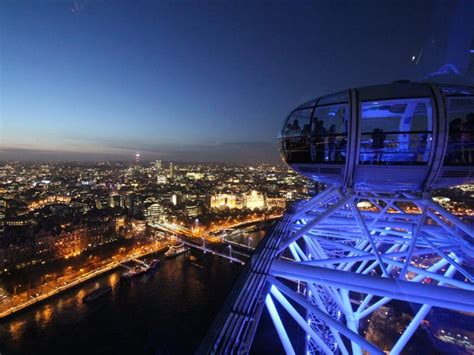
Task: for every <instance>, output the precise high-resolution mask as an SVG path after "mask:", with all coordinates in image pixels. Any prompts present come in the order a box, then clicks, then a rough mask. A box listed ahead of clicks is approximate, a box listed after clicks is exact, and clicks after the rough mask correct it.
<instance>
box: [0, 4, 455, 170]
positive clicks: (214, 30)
mask: <svg viewBox="0 0 474 355" xmlns="http://www.w3.org/2000/svg"><path fill="white" fill-rule="evenodd" d="M184 5H185V6H184ZM248 5H249V4H248V3H245V2H244V3H206V4H198V3H196V2H185V3H172V2H120V3H102V2H100V3H99V2H93V1H91V2H89V1H69V2H41V3H38V2H26V1H25V2H21V3H13V2H3V3H2V5H1V8H2V11H1V15H0V18H1V21H0V22H1V28H2V33H3V35H2V55H1V56H0V60H1V62H2V65H1V72H2V76H1V78H2V79H1V81H2V85H1V86H2V94H1V95H2V106H1V120H0V131H1V132H0V135H1V144H0V151H1V154H2V158H3V159H6V160H128V159H129V157H130V156H132V155H133V154H134V153H135V152H136V151H139V152H140V153H141V154H142V157H143V159H144V160H153V159H163V160H173V161H189V162H226V161H227V162H230V163H276V162H278V161H279V157H278V152H277V149H275V147H276V142H275V141H276V136H277V132H278V130H279V128H280V124H281V121H282V119H283V118H284V116H285V115H287V114H288V113H289V111H290V110H291V108H293V107H294V105H295V104H296V103H300V102H304V101H306V100H310V99H312V98H314V97H317V96H318V95H321V94H323V93H327V92H331V91H333V92H335V91H338V90H340V89H343V88H345V87H347V86H360V85H369V84H373V83H377V82H388V81H393V80H397V79H405V78H410V79H413V80H420V79H423V76H424V75H426V73H427V72H428V71H429V70H433V69H435V68H434V67H433V65H432V63H426V62H424V61H423V60H419V59H420V58H419V57H421V56H422V53H423V51H422V49H424V53H425V56H426V53H428V52H429V48H425V47H426V43H427V42H429V40H430V38H432V36H433V33H435V34H436V30H437V29H438V30H439V29H440V28H443V27H446V26H448V25H449V24H448V23H444V22H443V21H441V22H439V23H437V24H436V26H435V25H432V24H428V25H427V26H426V27H422V26H420V23H421V22H423V21H425V19H426V18H433V16H436V13H437V12H440V9H441V10H442V9H443V8H444V9H448V8H449V7H450V6H449V5H448V4H442V6H439V7H433V6H431V5H430V4H425V3H422V2H419V3H415V4H409V3H406V4H405V5H406V6H399V3H395V2H389V3H384V4H383V6H382V5H379V4H377V3H375V2H374V3H371V2H364V3H359V2H354V3H348V4H347V6H344V7H340V6H337V7H336V6H333V5H332V4H331V3H329V2H321V3H319V4H310V3H306V2H300V3H298V4H297V5H298V6H293V4H289V3H276V4H274V3H272V6H268V3H265V2H263V3H259V4H252V6H248ZM401 18H403V21H401V20H400V19H401ZM341 21H342V22H344V26H341V23H342V22H341ZM433 31H435V32H433ZM348 32H350V33H351V36H347V33H348ZM354 48H359V50H353V49H354ZM348 50H351V59H350V60H348V58H347V55H346V54H345V53H347V51H348ZM420 53H421V54H420ZM413 58H415V60H413ZM423 59H424V58H423ZM443 59H444V58H443ZM381 63H383V64H384V66H387V67H390V70H389V71H385V70H383V68H382V66H381ZM430 64H431V66H430ZM368 74H369V75H368Z"/></svg>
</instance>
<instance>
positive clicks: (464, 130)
mask: <svg viewBox="0 0 474 355" xmlns="http://www.w3.org/2000/svg"><path fill="white" fill-rule="evenodd" d="M446 105H447V110H446V111H447V115H448V146H447V148H446V155H445V159H444V164H445V165H474V97H448V98H447V99H446Z"/></svg>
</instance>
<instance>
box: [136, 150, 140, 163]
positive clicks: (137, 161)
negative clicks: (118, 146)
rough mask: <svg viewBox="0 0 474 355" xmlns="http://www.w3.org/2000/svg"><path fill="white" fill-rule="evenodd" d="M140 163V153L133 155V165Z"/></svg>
mask: <svg viewBox="0 0 474 355" xmlns="http://www.w3.org/2000/svg"><path fill="white" fill-rule="evenodd" d="M138 163H140V153H135V164H138Z"/></svg>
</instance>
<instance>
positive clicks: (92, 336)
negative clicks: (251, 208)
mask: <svg viewBox="0 0 474 355" xmlns="http://www.w3.org/2000/svg"><path fill="white" fill-rule="evenodd" d="M264 235H265V231H263V230H262V231H256V232H251V233H246V234H245V235H241V236H238V237H237V240H236V241H238V242H244V243H245V244H247V241H248V240H249V237H251V238H252V239H250V242H251V244H252V245H253V246H255V245H256V244H258V242H259V241H260V240H261V239H262V238H263V236H264ZM239 239H240V240H239ZM190 255H193V256H195V257H196V258H197V260H193V261H190V260H189V256H190ZM150 258H151V256H149V257H148V259H150ZM160 258H161V263H160V265H159V267H158V268H157V269H156V270H155V271H154V272H151V273H148V274H146V275H144V276H143V277H140V278H137V279H133V280H132V281H129V282H123V281H120V274H121V273H122V272H123V271H124V270H123V269H121V268H119V269H116V270H114V271H111V272H109V273H107V274H104V275H103V276H100V277H97V278H95V279H94V280H91V281H88V282H86V283H84V284H82V285H80V286H78V287H76V288H74V289H71V290H69V291H66V292H65V293H62V294H59V295H57V296H55V297H53V298H51V299H49V300H47V301H45V302H44V303H42V304H39V305H36V306H33V307H32V308H29V309H27V310H25V311H22V312H20V313H18V314H16V315H14V316H12V317H11V318H7V319H5V320H3V321H1V322H0V353H1V354H2V355H3V354H7V355H8V354H79V353H81V354H84V353H92V354H125V353H126V354H183V353H185V354H187V353H193V352H194V351H195V350H196V348H197V347H198V346H199V344H200V342H201V340H202V338H203V337H204V336H205V334H206V331H207V329H208V328H209V326H210V325H211V323H212V321H213V319H214V317H215V316H216V314H217V312H218V311H219V309H220V307H221V306H222V304H223V302H224V301H225V298H226V295H227V293H228V292H229V290H230V288H231V287H232V284H233V281H234V280H235V278H236V276H237V275H238V273H239V271H240V270H241V269H242V266H241V265H238V264H236V263H230V262H229V261H228V260H226V259H223V258H220V257H217V256H213V255H211V254H209V253H208V254H202V253H201V252H199V251H195V250H192V251H190V252H189V253H188V254H186V255H180V256H178V257H176V258H172V259H165V258H163V256H161V257H160ZM105 285H110V286H111V287H112V289H113V290H112V293H110V294H108V295H104V296H103V297H101V298H100V299H97V300H96V301H94V302H92V303H88V304H85V303H83V301H82V299H83V297H84V296H85V295H86V294H87V293H89V292H90V291H92V290H93V289H94V288H97V287H100V286H105Z"/></svg>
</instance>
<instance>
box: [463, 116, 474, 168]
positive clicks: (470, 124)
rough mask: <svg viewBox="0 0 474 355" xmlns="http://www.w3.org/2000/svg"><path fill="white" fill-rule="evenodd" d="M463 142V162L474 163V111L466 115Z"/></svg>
mask: <svg viewBox="0 0 474 355" xmlns="http://www.w3.org/2000/svg"><path fill="white" fill-rule="evenodd" d="M461 143H462V150H463V162H464V163H465V164H469V165H472V164H474V112H470V113H468V114H467V115H466V121H465V122H464V123H463V125H462V133H461Z"/></svg>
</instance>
